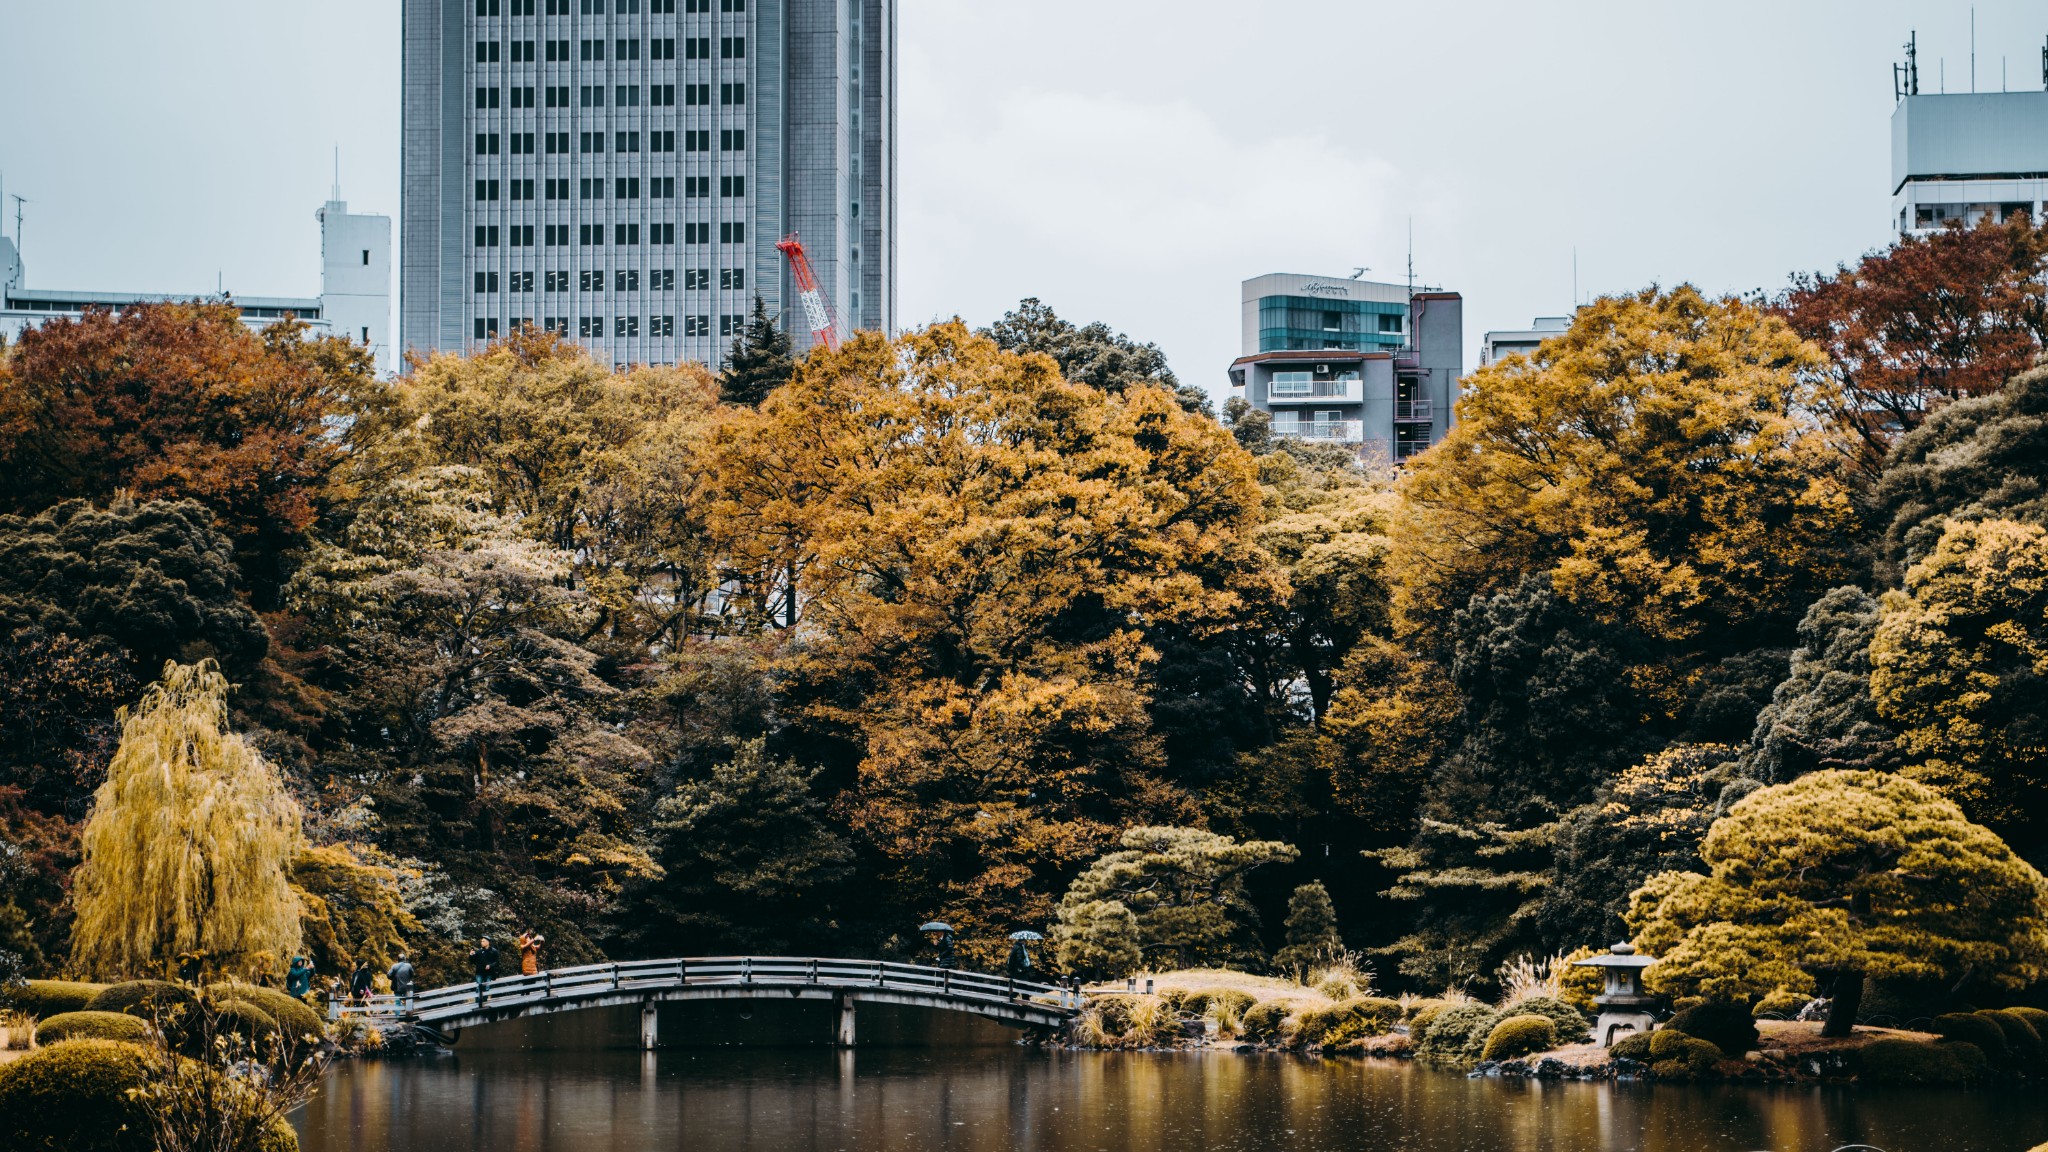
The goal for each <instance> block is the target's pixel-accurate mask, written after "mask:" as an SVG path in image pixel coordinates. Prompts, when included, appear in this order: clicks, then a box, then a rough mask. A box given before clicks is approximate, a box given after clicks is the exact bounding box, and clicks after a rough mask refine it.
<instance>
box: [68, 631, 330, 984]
mask: <svg viewBox="0 0 2048 1152" xmlns="http://www.w3.org/2000/svg"><path fill="white" fill-rule="evenodd" d="M227 694H228V684H227V680H226V678H225V677H223V676H222V675H221V674H220V671H219V669H217V668H216V667H215V666H214V665H213V663H212V661H202V662H200V663H198V664H178V663H175V662H173V663H168V664H166V665H164V674H163V678H162V679H161V680H159V681H158V682H157V683H155V684H152V685H151V686H150V687H149V690H148V691H147V692H146V693H145V694H144V695H143V698H142V703H141V705H140V706H139V707H137V708H135V709H134V710H133V711H125V710H124V711H123V713H122V716H121V743H120V747H119V748H118V749H116V750H115V752H114V759H113V762H112V763H110V764H109V765H108V766H107V779H106V782H105V783H103V784H101V785H100V787H99V790H98V791H97V792H96V793H94V795H93V806H92V814H91V815H90V816H89V817H88V818H87V819H86V824H85V833H84V838H83V841H84V842H83V849H84V860H83V862H82V863H81V864H80V865H79V866H78V870H77V872H76V873H75V874H74V878H73V887H72V893H73V900H74V902H75V903H76V905H77V908H78V920H77V923H76V924H75V925H74V926H73V928H72V935H71V960H72V965H73V966H74V967H75V968H77V969H78V970H79V971H80V973H81V974H84V975H87V976H91V977H94V978H98V979H123V978H133V977H141V976H161V975H165V974H167V973H168V972H169V971H170V970H172V969H173V968H174V967H175V966H176V964H177V961H178V957H179V956H181V955H183V954H185V953H199V954H201V955H202V956H203V957H204V958H205V959H206V961H207V963H208V966H209V967H212V968H215V969H217V970H220V971H225V972H230V973H233V974H237V975H247V976H256V975H260V974H263V973H266V972H269V973H275V972H281V971H282V970H283V966H284V962H285V960H286V959H287V958H288V957H289V956H290V955H291V954H292V953H293V952H294V951H296V950H297V948H298V945H299V901H298V898H297V897H296V896H295V895H294V894H293V892H292V877H291V868H292V863H293V860H294V858H295V857H296V856H297V855H298V853H299V849H300V846H301V843H302V841H303V836H302V833H301V831H300V821H301V812H300V809H299V805H298V803H297V802H296V801H294V800H293V799H292V798H291V796H290V794H289V793H287V792H286V791H285V788H284V783H283V781H282V780H281V779H280V778H279V776H278V773H277V770H276V769H275V768H273V767H272V766H271V765H270V764H269V762H267V761H265V760H264V759H263V757H262V756H261V755H259V754H258V753H257V751H256V750H255V749H254V748H252V747H250V746H249V744H248V743H247V742H246V741H244V740H243V739H242V737H241V736H239V735H237V734H235V733H233V732H230V731H228V727H227Z"/></svg>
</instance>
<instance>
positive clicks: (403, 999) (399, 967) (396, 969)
mask: <svg viewBox="0 0 2048 1152" xmlns="http://www.w3.org/2000/svg"><path fill="white" fill-rule="evenodd" d="M385 975H386V976H389V977H391V994H392V995H393V996H396V997H398V1006H399V1008H400V1009H401V1010H402V1009H404V1008H405V1007H406V1006H407V1005H409V1004H411V1003H412V989H413V982H414V980H415V978H416V977H415V973H414V972H413V967H412V960H411V959H409V958H408V957H407V956H406V955H405V953H403V952H401V953H399V954H398V963H396V964H393V965H392V966H391V971H389V972H387V973H385Z"/></svg>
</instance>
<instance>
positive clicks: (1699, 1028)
mask: <svg viewBox="0 0 2048 1152" xmlns="http://www.w3.org/2000/svg"><path fill="white" fill-rule="evenodd" d="M1665 1027H1667V1028H1673V1029H1676V1030H1678V1031H1680V1032H1683V1033H1685V1034H1686V1035H1687V1036H1696V1037H1698V1038H1699V1039H1701V1040H1705V1041H1706V1042H1707V1043H1709V1044H1712V1045H1713V1046H1714V1047H1716V1048H1719V1049H1720V1050H1721V1051H1723V1052H1725V1053H1728V1054H1730V1055H1734V1056H1740V1055H1742V1054H1743V1053H1744V1052H1747V1051H1749V1050H1750V1049H1752V1048H1755V1047H1756V1042H1757V1030H1756V1018H1755V1017H1754V1016H1751V1015H1750V1014H1749V1009H1747V1008H1745V1007H1743V1006H1742V1005H1740V1004H1730V1003H1727V1002H1725V1001H1724V1002H1718V1003H1709V1004H1702V1005H1700V1006H1699V1007H1697V1008H1687V1009H1686V1010H1685V1011H1683V1012H1680V1013H1679V1014H1678V1015H1676V1016H1673V1017H1672V1018H1671V1022H1670V1023H1669V1024H1667V1025H1665Z"/></svg>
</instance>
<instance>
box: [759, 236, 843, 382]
mask: <svg viewBox="0 0 2048 1152" xmlns="http://www.w3.org/2000/svg"><path fill="white" fill-rule="evenodd" d="M775 250H776V251H778V252H780V253H782V254H783V255H784V256H786V257H788V258H789V271H790V275H792V276H794V277H796V292H797V299H799V300H801V301H803V305H804V319H805V320H806V321H807V322H808V323H809V324H810V326H811V335H812V336H813V337H814V338H815V339H816V340H817V341H818V343H820V344H823V345H824V346H825V347H826V348H827V349H829V350H830V351H833V352H837V351H839V319H838V317H836V316H834V315H832V306H831V305H830V304H827V303H826V302H825V293H824V292H823V291H822V290H820V289H819V287H818V274H817V273H816V272H814V271H812V270H811V258H810V257H809V256H806V255H805V254H804V244H803V241H801V240H799V239H797V234H796V233H794V232H791V233H790V234H789V235H787V236H784V237H783V238H782V240H781V241H780V242H779V243H777V244H776V245H775Z"/></svg>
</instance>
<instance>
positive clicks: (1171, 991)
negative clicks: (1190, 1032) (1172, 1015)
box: [1159, 988, 1208, 1012]
mask: <svg viewBox="0 0 2048 1152" xmlns="http://www.w3.org/2000/svg"><path fill="white" fill-rule="evenodd" d="M1197 995H1199V993H1195V992H1190V991H1188V990H1187V989H1185V988H1162V989H1160V990H1159V1002H1160V1003H1161V1004H1164V1005H1166V1006H1167V1007H1168V1008H1171V1009H1173V1010H1174V1011H1175V1012H1200V1011H1201V1010H1202V1009H1203V1008H1204V1007H1207V1006H1208V1004H1207V1001H1204V1002H1203V1003H1202V1004H1201V1005H1199V1006H1198V1005H1196V1004H1194V1003H1192V1001H1193V1000H1194V998H1195V997H1196V996H1197Z"/></svg>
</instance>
